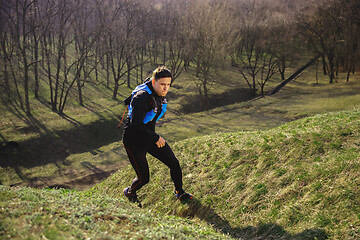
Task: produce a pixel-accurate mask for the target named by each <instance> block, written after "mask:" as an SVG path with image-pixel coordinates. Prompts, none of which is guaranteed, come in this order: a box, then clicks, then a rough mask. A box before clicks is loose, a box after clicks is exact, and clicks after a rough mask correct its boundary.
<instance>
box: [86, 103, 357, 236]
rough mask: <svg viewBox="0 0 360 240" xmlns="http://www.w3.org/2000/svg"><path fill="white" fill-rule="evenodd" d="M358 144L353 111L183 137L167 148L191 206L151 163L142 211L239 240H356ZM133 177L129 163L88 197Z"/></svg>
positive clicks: (112, 191) (113, 190) (117, 190)
mask: <svg viewBox="0 0 360 240" xmlns="http://www.w3.org/2000/svg"><path fill="white" fill-rule="evenodd" d="M359 139H360V108H359V107H357V108H355V109H353V110H349V111H345V112H344V111H341V112H336V113H328V114H322V115H315V116H313V117H308V118H304V119H301V120H297V121H294V122H291V123H288V124H285V125H282V126H280V127H277V128H273V129H271V130H264V131H251V132H233V133H219V134H213V135H207V136H201V137H195V138H191V139H186V140H183V141H180V142H176V143H174V144H173V148H174V152H175V154H176V155H177V156H178V158H179V160H180V162H181V165H182V168H183V173H184V182H185V186H186V189H187V190H188V191H190V192H192V193H194V194H195V196H196V200H195V201H194V204H188V205H186V204H185V205H182V204H179V203H175V202H174V201H173V200H172V197H173V196H172V190H173V189H172V188H173V186H172V183H171V181H170V177H169V173H168V169H167V168H166V167H165V166H164V165H162V164H161V163H159V162H158V161H157V160H154V159H153V158H150V165H151V182H150V184H149V185H147V186H146V187H144V189H142V190H141V191H140V192H139V194H140V199H141V200H142V201H143V205H144V206H145V207H146V209H156V210H158V211H159V212H162V213H164V214H171V215H176V216H183V217H191V218H192V217H194V218H195V219H200V220H203V221H206V222H208V223H210V224H214V225H215V227H218V228H220V229H222V230H224V231H228V232H229V233H230V234H231V235H232V236H235V235H236V234H241V235H242V236H243V237H244V238H245V239H248V238H250V239H252V238H255V236H259V235H260V236H262V237H270V236H278V237H279V238H284V239H288V238H295V239H324V238H327V237H328V238H330V239H344V238H345V239H357V238H359V237H360V235H359V234H360V218H359V217H360V216H359V212H360V207H359V206H360V197H359V196H360V186H359V182H360V140H359ZM133 177H134V172H133V170H132V169H131V167H130V166H129V167H128V168H125V169H121V171H119V172H117V173H116V174H114V175H112V176H111V177H110V178H108V179H107V180H106V181H104V182H102V183H100V184H98V185H97V186H95V187H94V188H93V189H92V190H91V192H96V193H100V194H106V195H108V196H112V197H113V196H118V195H119V194H121V190H122V189H123V187H125V186H127V185H128V184H129V183H130V182H131V180H132V178H133ZM155 193H156V194H155Z"/></svg>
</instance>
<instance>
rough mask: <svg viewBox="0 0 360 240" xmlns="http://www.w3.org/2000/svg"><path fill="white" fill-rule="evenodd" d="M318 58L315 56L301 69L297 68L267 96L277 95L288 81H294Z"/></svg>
mask: <svg viewBox="0 0 360 240" xmlns="http://www.w3.org/2000/svg"><path fill="white" fill-rule="evenodd" d="M319 57H320V56H316V57H314V58H313V59H311V60H310V61H309V62H307V63H306V64H305V65H304V66H302V67H301V68H299V69H298V70H297V71H296V72H295V73H293V74H292V75H291V76H290V77H288V79H286V80H285V81H282V82H281V83H280V84H279V85H277V86H276V87H275V88H274V89H273V90H272V91H270V92H269V93H268V94H267V95H269V96H270V95H273V94H275V93H277V92H278V91H280V89H281V88H283V87H284V86H285V85H286V84H288V83H289V82H290V81H292V80H294V79H296V78H297V77H298V76H299V74H300V73H301V72H302V71H304V70H305V69H307V68H308V67H310V66H311V65H312V64H314V63H315V62H316V61H317V60H318V59H319Z"/></svg>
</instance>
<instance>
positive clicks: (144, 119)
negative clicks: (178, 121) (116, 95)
mask: <svg viewBox="0 0 360 240" xmlns="http://www.w3.org/2000/svg"><path fill="white" fill-rule="evenodd" d="M124 102H125V104H126V105H129V111H128V114H127V119H126V122H125V127H124V134H127V133H130V132H131V134H132V135H135V136H136V137H137V138H139V140H141V139H140V138H143V139H150V140H151V141H153V142H157V141H158V140H159V135H158V134H156V133H155V124H156V122H157V121H158V120H159V119H160V118H161V117H162V116H163V115H164V114H165V112H166V108H167V101H166V99H165V98H164V97H161V96H158V95H157V94H156V93H155V91H154V89H153V87H152V83H151V80H149V81H146V82H145V83H143V84H141V85H139V86H137V87H136V88H135V90H134V91H133V92H132V94H131V95H130V96H129V97H128V98H127V99H125V100H124Z"/></svg>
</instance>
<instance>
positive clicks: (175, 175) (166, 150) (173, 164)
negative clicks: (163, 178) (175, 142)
mask: <svg viewBox="0 0 360 240" xmlns="http://www.w3.org/2000/svg"><path fill="white" fill-rule="evenodd" d="M148 152H149V153H150V154H151V155H152V156H154V157H156V158H157V159H159V160H160V161H161V162H163V163H164V164H165V165H166V166H168V167H169V168H170V175H171V179H172V180H173V182H174V185H175V190H177V191H182V190H183V189H182V185H183V182H182V171H181V167H180V164H179V160H178V159H177V158H176V157H175V155H174V153H173V151H172V150H171V148H170V146H169V145H168V144H167V143H165V146H164V147H162V148H158V147H157V146H156V144H155V143H154V144H153V145H152V147H151V148H150V149H149V151H148Z"/></svg>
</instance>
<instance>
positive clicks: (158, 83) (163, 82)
mask: <svg viewBox="0 0 360 240" xmlns="http://www.w3.org/2000/svg"><path fill="white" fill-rule="evenodd" d="M171 78H172V74H171V72H170V71H169V70H168V69H167V68H166V67H165V66H161V67H158V68H156V69H155V70H154V71H153V75H152V86H153V88H154V90H155V92H156V94H157V95H159V96H161V97H165V96H166V94H167V92H168V91H169V88H170V84H171Z"/></svg>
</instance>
